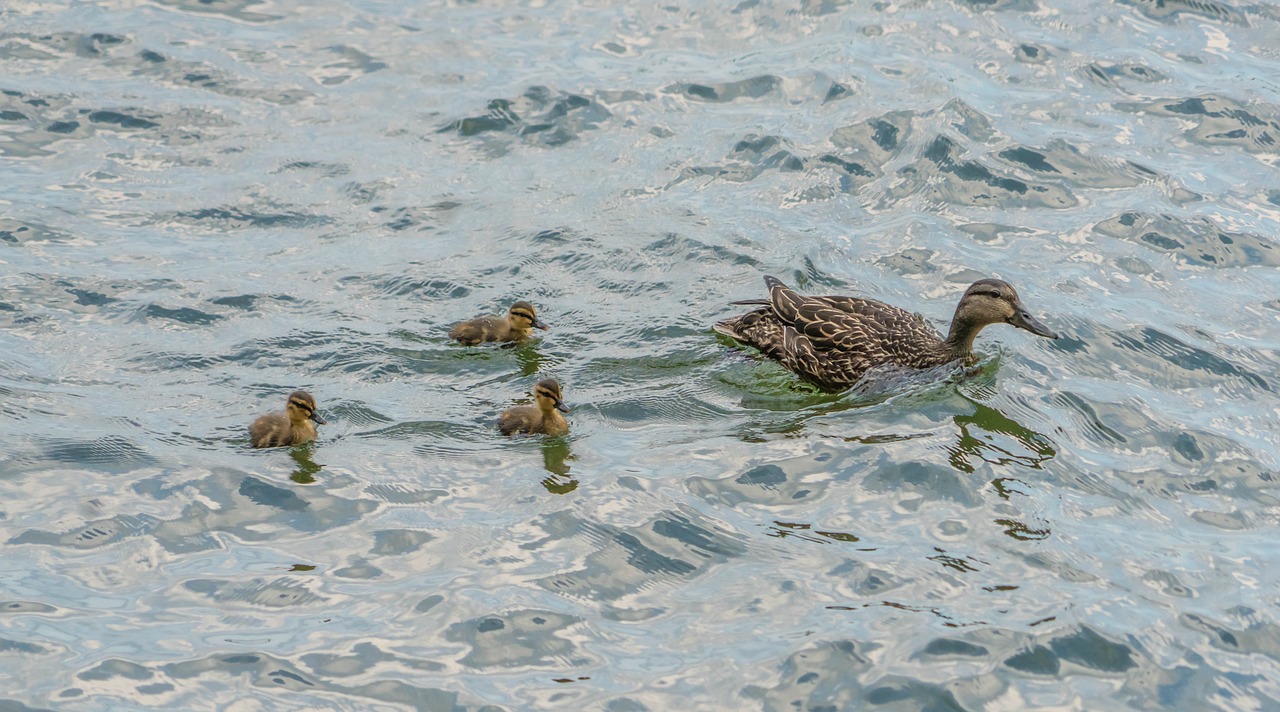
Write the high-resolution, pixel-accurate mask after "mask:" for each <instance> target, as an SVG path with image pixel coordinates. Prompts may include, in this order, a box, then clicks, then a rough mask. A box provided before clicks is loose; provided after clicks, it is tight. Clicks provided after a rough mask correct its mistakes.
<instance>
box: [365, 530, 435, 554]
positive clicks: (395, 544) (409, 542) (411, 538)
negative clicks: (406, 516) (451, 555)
mask: <svg viewBox="0 0 1280 712" xmlns="http://www.w3.org/2000/svg"><path fill="white" fill-rule="evenodd" d="M373 539H374V544H373V548H372V549H371V550H370V551H369V553H371V554H375V555H377V556H403V555H404V554H412V553H413V552H415V551H418V550H419V549H421V548H422V547H423V545H425V544H426V543H427V542H429V541H431V540H433V539H435V537H434V536H432V535H431V534H429V533H427V532H424V531H418V530H416V529H383V530H379V531H376V532H374V533H373Z"/></svg>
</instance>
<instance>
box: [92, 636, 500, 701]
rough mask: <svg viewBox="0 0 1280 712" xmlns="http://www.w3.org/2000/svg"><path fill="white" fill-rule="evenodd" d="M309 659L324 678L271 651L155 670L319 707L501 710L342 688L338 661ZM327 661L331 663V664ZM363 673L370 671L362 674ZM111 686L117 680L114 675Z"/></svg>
mask: <svg viewBox="0 0 1280 712" xmlns="http://www.w3.org/2000/svg"><path fill="white" fill-rule="evenodd" d="M361 650H364V648H361ZM306 659H307V660H311V661H313V662H315V663H316V664H317V667H318V671H317V672H319V673H321V674H319V675H312V674H309V673H307V672H306V671H304V670H302V669H301V668H299V667H297V666H296V665H295V664H294V663H293V662H290V661H288V660H284V659H281V658H277V657H274V656H271V655H267V654H265V653H238V654H219V655H212V656H209V657H205V658H197V659H194V660H189V661H184V662H176V663H165V664H162V665H157V666H155V672H156V673H158V674H162V675H164V676H165V677H166V678H168V679H171V680H177V681H184V682H186V681H191V682H196V683H200V682H202V684H201V685H200V686H201V687H206V686H217V685H218V684H219V683H216V682H214V681H215V680H224V681H225V680H226V679H227V678H228V677H230V678H233V679H236V680H242V681H243V684H247V685H248V686H251V687H252V688H255V689H256V690H259V691H261V693H263V694H273V695H278V696H280V697H279V699H288V700H292V701H293V702H294V703H297V702H299V701H301V700H304V699H305V700H315V701H316V702H315V704H323V703H321V702H319V701H320V700H327V701H329V703H332V701H333V700H335V699H342V698H346V699H354V700H359V701H361V702H359V703H357V705H358V706H364V707H382V706H386V705H392V706H396V707H404V708H406V709H416V710H450V711H452V710H476V712H491V711H492V712H496V710H498V709H500V708H495V707H488V706H480V705H475V704H463V703H462V702H460V701H459V695H458V693H456V692H448V691H445V690H439V689H434V688H426V687H417V686H414V685H410V684H408V683H405V682H402V681H400V680H397V679H393V678H390V677H384V678H382V679H377V680H374V681H372V682H367V683H363V684H355V685H350V686H343V685H338V684H336V683H334V682H332V681H331V680H330V678H331V677H341V676H342V675H340V674H332V675H331V674H327V673H329V668H331V667H340V665H339V663H338V662H336V661H335V660H334V658H331V657H328V656H325V655H323V654H314V653H313V654H310V655H308V656H307V658H306ZM327 661H329V664H325V663H326V662H327ZM382 665H390V666H391V667H393V668H400V667H408V668H413V669H417V670H423V671H432V670H434V669H435V666H434V664H433V663H430V662H423V661H418V660H414V659H412V658H406V657H404V656H396V659H395V661H394V663H382ZM335 672H336V671H335ZM361 672H362V673H365V672H366V671H364V670H361ZM106 682H107V683H111V682H112V680H111V679H110V676H109V677H108V679H107V680H106ZM106 689H116V688H115V687H111V686H110V684H109V685H107V686H104V693H105V690H106ZM302 695H306V697H302Z"/></svg>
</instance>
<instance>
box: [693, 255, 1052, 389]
mask: <svg viewBox="0 0 1280 712" xmlns="http://www.w3.org/2000/svg"><path fill="white" fill-rule="evenodd" d="M764 283H765V285H766V286H768V288H769V298H768V299H750V300H746V301H740V302H734V304H756V305H761V308H759V309H756V310H755V311H751V312H747V313H746V314H743V315H741V316H736V317H734V318H732V319H725V320H724V321H721V322H719V323H717V324H716V325H715V330H716V331H718V332H720V333H721V334H724V335H726V336H729V337H732V338H734V339H736V340H738V341H740V342H742V343H744V344H747V345H749V346H754V347H756V348H758V349H760V350H761V351H762V352H764V354H765V355H766V356H768V357H769V358H772V359H774V360H776V361H777V362H778V363H780V364H782V366H783V367H785V368H787V369H788V370H790V371H793V372H794V373H795V374H796V375H798V376H800V377H801V378H803V379H804V380H806V381H808V382H810V383H812V384H814V385H815V386H817V387H819V388H821V389H823V390H825V391H840V390H844V389H846V388H848V387H850V386H852V385H853V384H854V383H856V382H857V381H858V379H860V378H862V375H863V374H864V373H866V372H867V371H868V370H869V369H871V368H874V367H876V366H881V365H885V364H892V365H896V366H903V367H906V368H931V367H934V366H941V365H943V364H947V363H950V362H952V361H956V360H963V362H964V363H966V364H971V363H973V362H974V361H976V358H975V357H974V356H973V353H972V350H973V339H974V337H976V336H977V335H978V332H979V331H982V328H983V327H985V326H987V325H988V324H1012V325H1013V326H1016V327H1018V328H1020V329H1026V330H1027V331H1030V332H1031V333H1033V334H1035V335H1037V336H1043V337H1045V338H1049V339H1056V338H1058V335H1057V334H1055V333H1054V332H1053V331H1051V330H1050V329H1049V328H1048V327H1046V326H1045V325H1044V324H1041V323H1040V322H1039V321H1038V320H1036V318H1035V317H1033V316H1031V313H1030V312H1028V311H1027V309H1026V307H1024V306H1023V305H1022V300H1021V299H1019V298H1018V293H1017V292H1016V291H1014V289H1013V287H1012V286H1010V285H1009V284H1008V283H1007V282H1003V281H1001V280H998V279H980V280H978V281H977V282H974V283H973V284H971V285H969V288H968V289H967V290H965V293H964V296H963V297H961V298H960V303H959V304H958V305H957V306H956V313H955V316H954V317H952V319H951V329H950V331H949V332H948V333H947V336H946V337H945V338H943V337H942V335H941V334H939V333H938V332H937V331H935V330H934V329H933V327H931V326H929V325H928V324H927V323H925V320H924V318H923V317H921V316H920V315H918V314H912V313H911V312H909V311H907V310H905V309H899V308H898V307H895V306H891V305H889V304H885V303H884V302H878V301H876V300H874V299H860V298H858V297H806V296H802V295H800V294H797V293H796V292H795V291H794V290H792V289H791V288H790V287H788V286H787V285H785V284H783V283H782V282H781V281H779V280H778V279H776V278H774V277H768V276H766V277H765V278H764Z"/></svg>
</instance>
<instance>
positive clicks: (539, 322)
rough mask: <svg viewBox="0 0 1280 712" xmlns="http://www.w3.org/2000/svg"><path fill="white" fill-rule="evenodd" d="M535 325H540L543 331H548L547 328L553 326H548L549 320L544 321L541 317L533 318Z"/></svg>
mask: <svg viewBox="0 0 1280 712" xmlns="http://www.w3.org/2000/svg"><path fill="white" fill-rule="evenodd" d="M533 325H534V326H536V327H538V328H539V329H542V330H543V331H546V330H547V329H550V328H551V327H549V326H547V322H545V321H543V320H541V319H534V320H533Z"/></svg>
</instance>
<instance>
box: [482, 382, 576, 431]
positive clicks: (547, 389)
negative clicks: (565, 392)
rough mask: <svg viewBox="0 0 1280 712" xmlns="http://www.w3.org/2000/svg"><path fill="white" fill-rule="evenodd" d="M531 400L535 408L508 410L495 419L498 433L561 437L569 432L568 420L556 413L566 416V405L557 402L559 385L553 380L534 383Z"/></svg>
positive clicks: (532, 406) (524, 406)
mask: <svg viewBox="0 0 1280 712" xmlns="http://www.w3.org/2000/svg"><path fill="white" fill-rule="evenodd" d="M533 399H534V401H535V402H536V403H537V404H536V405H520V406H516V407H515V408H508V409H507V410H505V411H503V412H502V415H500V416H498V430H501V431H502V434H503V435H513V434H515V433H530V434H532V433H545V434H547V435H564V434H566V433H568V432H569V423H568V421H566V420H565V419H564V416H563V415H560V413H558V412H556V411H560V412H564V413H568V412H569V406H567V405H565V404H564V401H562V400H560V384H559V383H557V382H556V380H555V379H554V378H546V379H543V380H541V381H538V383H537V385H535V386H534V387H533Z"/></svg>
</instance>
